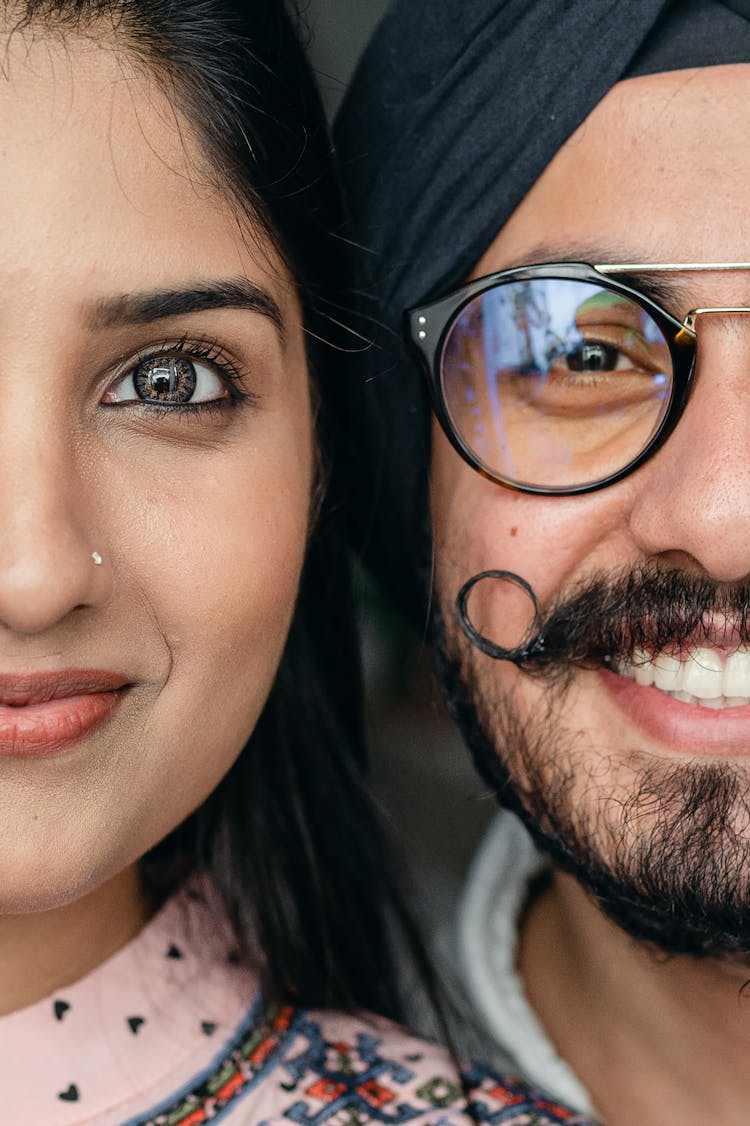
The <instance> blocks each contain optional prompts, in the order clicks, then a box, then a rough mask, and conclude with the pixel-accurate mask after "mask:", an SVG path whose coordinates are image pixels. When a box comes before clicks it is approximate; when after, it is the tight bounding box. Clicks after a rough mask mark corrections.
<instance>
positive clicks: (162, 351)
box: [101, 341, 251, 412]
mask: <svg viewBox="0 0 750 1126" xmlns="http://www.w3.org/2000/svg"><path fill="white" fill-rule="evenodd" d="M239 379H240V373H239V371H238V370H237V368H236V367H235V366H234V364H232V363H231V362H230V361H229V359H228V358H227V357H226V356H224V355H223V354H222V353H221V351H220V350H219V349H217V348H216V347H215V346H210V347H209V346H203V345H192V344H187V343H186V342H185V341H181V342H180V343H179V344H177V345H173V346H172V347H163V348H159V349H158V350H154V351H151V352H150V353H149V354H147V355H141V356H140V357H139V358H138V359H136V360H134V361H132V362H130V363H129V364H128V366H127V370H125V371H123V370H122V369H121V372H120V374H118V375H117V377H116V378H115V379H114V380H113V382H112V383H111V384H110V385H109V387H108V388H107V390H106V391H105V393H104V395H103V396H102V400H101V401H102V403H103V404H105V405H106V406H113V405H125V404H136V405H140V406H151V407H157V408H159V409H161V410H165V409H166V410H170V411H173V412H174V411H180V410H183V411H188V410H189V411H191V412H195V411H196V410H199V409H201V408H206V407H212V408H214V409H215V408H217V407H219V408H220V407H231V406H234V405H237V404H238V403H240V402H244V401H246V400H247V399H249V398H251V396H249V395H248V393H247V392H246V391H243V390H242V389H241V388H240V386H239V384H238V381H239Z"/></svg>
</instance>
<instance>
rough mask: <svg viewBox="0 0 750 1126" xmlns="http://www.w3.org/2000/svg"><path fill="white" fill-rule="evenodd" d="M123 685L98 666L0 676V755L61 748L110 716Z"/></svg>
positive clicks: (43, 753) (125, 684) (124, 679)
mask: <svg viewBox="0 0 750 1126" xmlns="http://www.w3.org/2000/svg"><path fill="white" fill-rule="evenodd" d="M129 683H130V682H129V680H128V678H127V677H124V676H122V675H120V674H118V673H113V672H109V671H106V670H100V669H65V670H61V671H58V672H28V673H22V674H14V675H0V757H6V758H7V757H11V758H23V757H26V756H33V757H40V756H41V757H44V756H47V755H55V754H58V753H60V752H61V751H63V750H66V749H67V748H68V747H70V746H72V745H73V744H75V743H77V742H79V741H80V740H81V739H82V738H84V736H86V735H88V734H90V733H91V732H93V731H94V730H95V729H96V728H97V727H100V726H101V725H102V724H103V723H105V722H106V721H107V720H108V719H109V718H110V717H111V716H112V714H113V712H114V711H115V709H116V708H117V707H118V705H119V703H120V701H121V700H122V697H123V695H124V691H125V689H126V688H127V687H128V685H129Z"/></svg>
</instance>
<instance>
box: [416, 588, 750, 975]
mask: <svg viewBox="0 0 750 1126" xmlns="http://www.w3.org/2000/svg"><path fill="white" fill-rule="evenodd" d="M749 606H750V587H748V586H746V585H744V584H743V585H742V586H741V587H740V586H739V585H737V586H735V587H732V588H731V589H730V588H729V587H726V586H724V587H722V586H719V585H718V584H713V583H711V582H710V581H709V580H706V579H696V578H694V577H692V576H690V575H687V574H685V573H682V572H678V571H662V570H658V569H653V568H646V569H642V570H639V571H635V572H629V573H628V574H625V575H623V576H620V577H616V578H611V577H610V578H598V579H596V580H595V581H593V582H590V583H587V584H586V587H585V588H581V589H579V590H578V591H576V592H574V594H573V596H572V597H571V598H570V599H568V600H566V601H563V602H559V603H558V604H557V605H556V606H555V607H553V608H552V610H551V611H550V612H549V614H548V615H547V616H546V621H545V622H544V624H543V626H542V635H543V636H544V638H545V646H544V647H543V649H542V650H541V651H540V653H541V656H540V658H539V660H538V661H536V662H530V663H528V664H527V665H525V666H524V667H525V669H526V671H527V672H528V673H529V674H530V675H532V676H535V677H539V678H540V679H541V681H542V683H543V684H544V686H545V694H544V702H543V703H541V704H540V705H539V710H538V712H537V714H532V715H521V714H520V709H519V708H518V707H517V706H516V705H515V703H514V698H513V693H512V692H510V691H504V690H503V689H502V688H500V687H499V686H498V678H497V676H496V675H493V673H494V672H496V670H497V667H498V666H496V665H489V662H488V660H487V658H485V657H483V656H479V655H478V654H476V653H474V652H473V651H472V650H471V648H470V647H469V646H468V644H467V643H466V642H465V640H464V639H463V638H461V639H460V640H459V636H458V632H457V630H456V629H455V627H454V628H453V629H452V631H451V632H450V633H449V632H448V631H447V630H446V628H445V625H444V622H443V621H442V617H441V614H440V612H439V611H436V613H435V617H434V638H433V640H434V646H435V654H436V661H437V669H438V675H439V677H440V680H441V682H442V686H443V690H444V692H445V695H446V699H447V702H448V706H449V708H450V710H451V713H452V714H453V717H454V719H455V720H456V722H457V723H458V725H459V727H460V729H461V732H462V734H463V736H464V739H465V740H466V742H467V744H468V746H469V749H470V751H471V753H472V756H473V758H474V762H475V765H476V766H477V768H478V770H479V773H480V774H481V776H482V778H483V779H484V781H485V782H486V783H487V784H488V785H489V786H490V787H491V788H492V790H493V791H494V792H495V793H496V795H497V797H498V799H499V801H500V803H501V804H502V805H504V806H506V807H508V808H510V809H512V810H514V812H516V813H517V814H518V815H519V816H520V817H521V818H522V820H523V821H524V822H525V824H526V826H527V828H528V829H529V831H530V832H531V834H532V836H533V837H534V839H535V840H536V842H537V844H538V845H539V846H540V847H541V848H542V849H543V850H544V851H545V852H547V853H548V854H549V855H550V856H551V858H552V860H553V862H554V863H555V864H556V865H558V866H559V867H560V868H561V869H563V870H564V871H567V872H569V873H571V874H572V875H573V876H575V877H576V879H577V880H578V881H579V883H580V884H581V885H582V886H583V887H584V889H586V890H587V891H588V892H589V893H590V894H591V895H592V896H593V897H594V899H595V900H596V901H597V902H598V904H599V906H600V907H601V908H602V910H603V911H604V912H605V913H606V914H607V915H608V916H609V917H610V918H611V919H612V920H613V921H614V922H615V923H617V924H618V925H619V926H620V927H621V928H622V929H623V930H625V931H626V932H628V933H629V934H630V935H632V936H633V937H634V938H636V939H638V940H640V941H643V942H646V943H648V944H650V945H652V946H655V947H657V948H658V949H659V950H660V951H662V952H664V953H668V954H690V955H693V956H700V957H725V956H731V955H733V956H737V957H739V958H741V959H743V960H747V958H748V957H750V801H749V800H748V793H747V788H748V781H750V774H748V773H746V771H745V770H744V769H742V768H738V767H736V766H734V765H731V764H728V763H727V762H724V761H716V760H712V761H705V760H698V761H693V762H688V761H685V759H684V758H683V759H681V760H678V761H675V762H674V763H669V762H666V763H665V761H664V759H662V758H659V759H657V758H655V757H653V756H649V755H647V754H645V753H641V752H639V751H637V750H634V751H633V753H632V755H631V756H629V764H630V765H631V766H632V765H633V764H635V767H634V778H635V784H634V785H633V787H632V788H631V789H630V791H629V793H628V794H627V795H626V797H625V798H624V799H623V797H622V795H619V794H618V795H615V794H613V793H611V792H610V793H608V791H607V778H606V775H605V776H604V777H603V778H602V777H601V776H598V777H590V778H588V779H587V780H586V785H585V789H584V790H583V794H582V791H581V783H582V778H581V776H580V775H581V769H580V763H579V766H578V767H577V764H576V760H577V757H578V752H577V750H576V746H577V744H579V743H580V742H581V741H583V742H584V743H585V742H586V741H587V740H588V741H589V746H591V743H590V739H591V736H590V734H589V733H588V732H586V731H583V732H581V731H576V732H575V733H573V732H571V731H568V730H566V728H565V726H564V724H563V723H562V721H561V719H560V718H559V712H560V710H561V708H562V705H563V702H564V700H565V696H566V693H567V692H568V691H569V689H570V687H571V684H572V679H573V674H574V672H575V670H576V668H580V667H584V668H586V667H588V668H592V667H593V668H595V667H597V666H599V667H601V666H603V665H607V664H609V663H610V661H614V662H617V661H618V660H622V659H627V658H629V657H632V655H633V650H634V649H635V648H636V647H642V648H644V649H645V650H646V651H647V652H652V653H654V652H660V651H662V650H664V649H665V648H669V649H670V650H671V651H672V652H677V653H679V652H680V650H684V649H685V648H686V647H688V646H690V647H692V646H693V645H700V644H702V643H703V644H705V643H706V642H707V641H708V640H709V637H710V638H711V639H712V640H713V643H714V644H716V643H717V632H716V629H717V624H718V625H719V629H720V630H721V628H722V626H723V627H724V628H725V630H726V635H727V638H729V637H730V636H731V644H732V645H733V646H734V647H736V646H739V645H746V644H748V641H749V640H750V624H749V622H748V607H749ZM719 643H720V642H719ZM693 706H698V705H693ZM748 749H749V750H750V747H749V748H748ZM748 766H749V767H750V759H749V760H748Z"/></svg>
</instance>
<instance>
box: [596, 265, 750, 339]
mask: <svg viewBox="0 0 750 1126" xmlns="http://www.w3.org/2000/svg"><path fill="white" fill-rule="evenodd" d="M594 269H595V270H597V271H598V272H599V273H600V274H604V275H607V274H679V273H694V274H696V273H729V272H731V271H739V270H750V262H617V263H614V264H611V263H605V264H595V265H594ZM705 313H750V307H749V306H747V305H711V306H707V307H705V308H700V309H691V310H690V312H689V313H687V314H686V316H685V317H684V318H683V321H682V327H683V328H684V329H686V330H687V331H688V332H689V333H690V334H691V335H693V336H694V335H695V322H696V320H697V318H698V317H702V316H703V315H704V314H705Z"/></svg>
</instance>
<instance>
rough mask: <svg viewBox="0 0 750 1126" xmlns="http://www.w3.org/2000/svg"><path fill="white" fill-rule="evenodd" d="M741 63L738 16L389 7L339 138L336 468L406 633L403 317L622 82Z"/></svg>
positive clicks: (409, 427)
mask: <svg viewBox="0 0 750 1126" xmlns="http://www.w3.org/2000/svg"><path fill="white" fill-rule="evenodd" d="M748 61H750V0H725V2H720V0H678V2H676V3H673V2H670V0H438V2H437V3H436V2H435V0H396V2H395V3H394V4H393V5H392V7H391V9H390V10H389V12H388V14H387V15H386V17H385V19H384V20H383V22H382V24H381V25H380V27H379V29H378V30H377V32H376V33H375V36H374V38H373V40H372V42H371V43H370V45H369V47H368V49H367V51H366V52H365V55H364V57H363V59H362V62H361V64H360V66H359V68H358V70H357V73H356V75H355V77H354V81H353V83H352V85H351V87H350V90H349V93H348V95H347V98H346V100H345V102H344V105H343V108H342V110H341V113H340V115H339V119H338V122H337V124H336V141H337V147H338V151H339V157H340V162H341V170H342V174H343V180H344V190H345V193H346V196H347V199H348V207H349V212H350V216H351V223H352V228H351V236H352V240H353V243H354V245H355V247H356V253H357V258H358V269H357V289H358V298H357V300H358V303H359V304H358V317H357V328H358V329H359V330H360V331H361V332H362V334H363V336H365V337H368V338H369V339H370V340H372V342H373V343H372V346H371V347H369V348H366V349H365V350H364V351H362V352H360V353H359V354H355V355H352V356H351V380H350V383H351V389H350V394H351V399H350V401H349V402H348V403H347V405H346V410H347V413H348V435H349V442H350V448H349V450H348V461H347V469H348V473H349V498H350V508H351V521H352V527H353V531H354V536H355V541H356V545H357V547H358V548H359V550H361V551H362V552H363V553H364V555H365V557H366V558H367V559H368V560H369V562H370V564H371V565H372V567H373V569H374V570H375V572H376V573H377V574H378V575H379V577H380V579H381V581H382V582H383V583H384V584H385V586H386V587H387V588H388V589H389V590H390V591H391V593H392V594H393V595H394V596H395V597H396V598H397V600H398V601H399V602H400V604H401V605H402V607H403V608H405V609H406V611H407V613H409V615H410V616H411V617H412V619H413V620H414V621H416V622H419V621H420V620H422V621H423V620H424V614H425V607H426V605H427V597H428V592H429V573H430V531H429V517H428V504H427V471H428V462H429V410H428V405H427V398H426V395H425V392H424V388H423V386H422V381H421V377H420V375H419V373H418V371H417V368H416V366H415V363H414V361H413V360H412V359H411V357H409V356H407V355H406V354H405V352H404V349H403V345H402V344H401V323H402V315H403V312H404V310H405V309H406V308H408V307H409V306H412V305H416V304H419V303H420V302H422V301H424V300H427V299H429V298H431V297H433V296H437V295H439V294H440V293H445V292H446V291H448V290H449V289H451V288H452V287H455V286H456V285H458V284H460V283H461V281H462V280H463V279H464V278H466V276H467V275H468V274H469V272H470V271H471V270H472V268H473V267H474V265H475V264H476V262H477V261H478V259H479V258H480V257H481V255H482V253H483V252H484V251H485V249H486V248H487V247H488V246H489V244H490V243H491V242H492V240H493V239H494V237H495V235H496V234H497V232H498V230H499V229H500V228H501V227H502V226H503V224H504V223H505V222H506V220H507V219H508V218H509V217H510V215H511V214H512V212H513V211H514V210H515V209H516V207H517V206H518V204H519V203H520V202H521V200H522V199H523V197H524V196H525V195H526V193H527V192H528V191H529V189H530V188H531V186H532V185H533V183H534V181H535V180H536V179H537V178H538V177H539V175H540V174H541V173H542V172H543V170H544V169H545V167H546V166H547V165H548V164H549V162H550V160H551V159H552V157H553V156H554V154H555V152H556V151H557V150H558V149H559V148H560V147H561V146H562V145H563V143H564V142H565V141H566V140H567V139H568V137H570V135H571V134H572V133H573V132H574V131H575V129H576V128H577V127H578V126H579V125H580V124H581V122H582V121H583V120H584V118H585V117H586V116H587V115H588V114H589V113H590V112H591V110H592V109H593V108H594V106H595V105H596V104H597V102H598V101H599V100H600V99H601V98H602V97H603V96H604V95H605V94H606V93H607V91H608V90H609V89H610V87H611V86H613V85H614V84H615V83H616V82H617V81H618V80H619V79H621V78H624V77H633V76H636V75H642V74H649V73H656V72H658V71H665V70H678V69H682V68H685V67H694V66H708V65H711V64H718V63H732V62H748Z"/></svg>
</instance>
